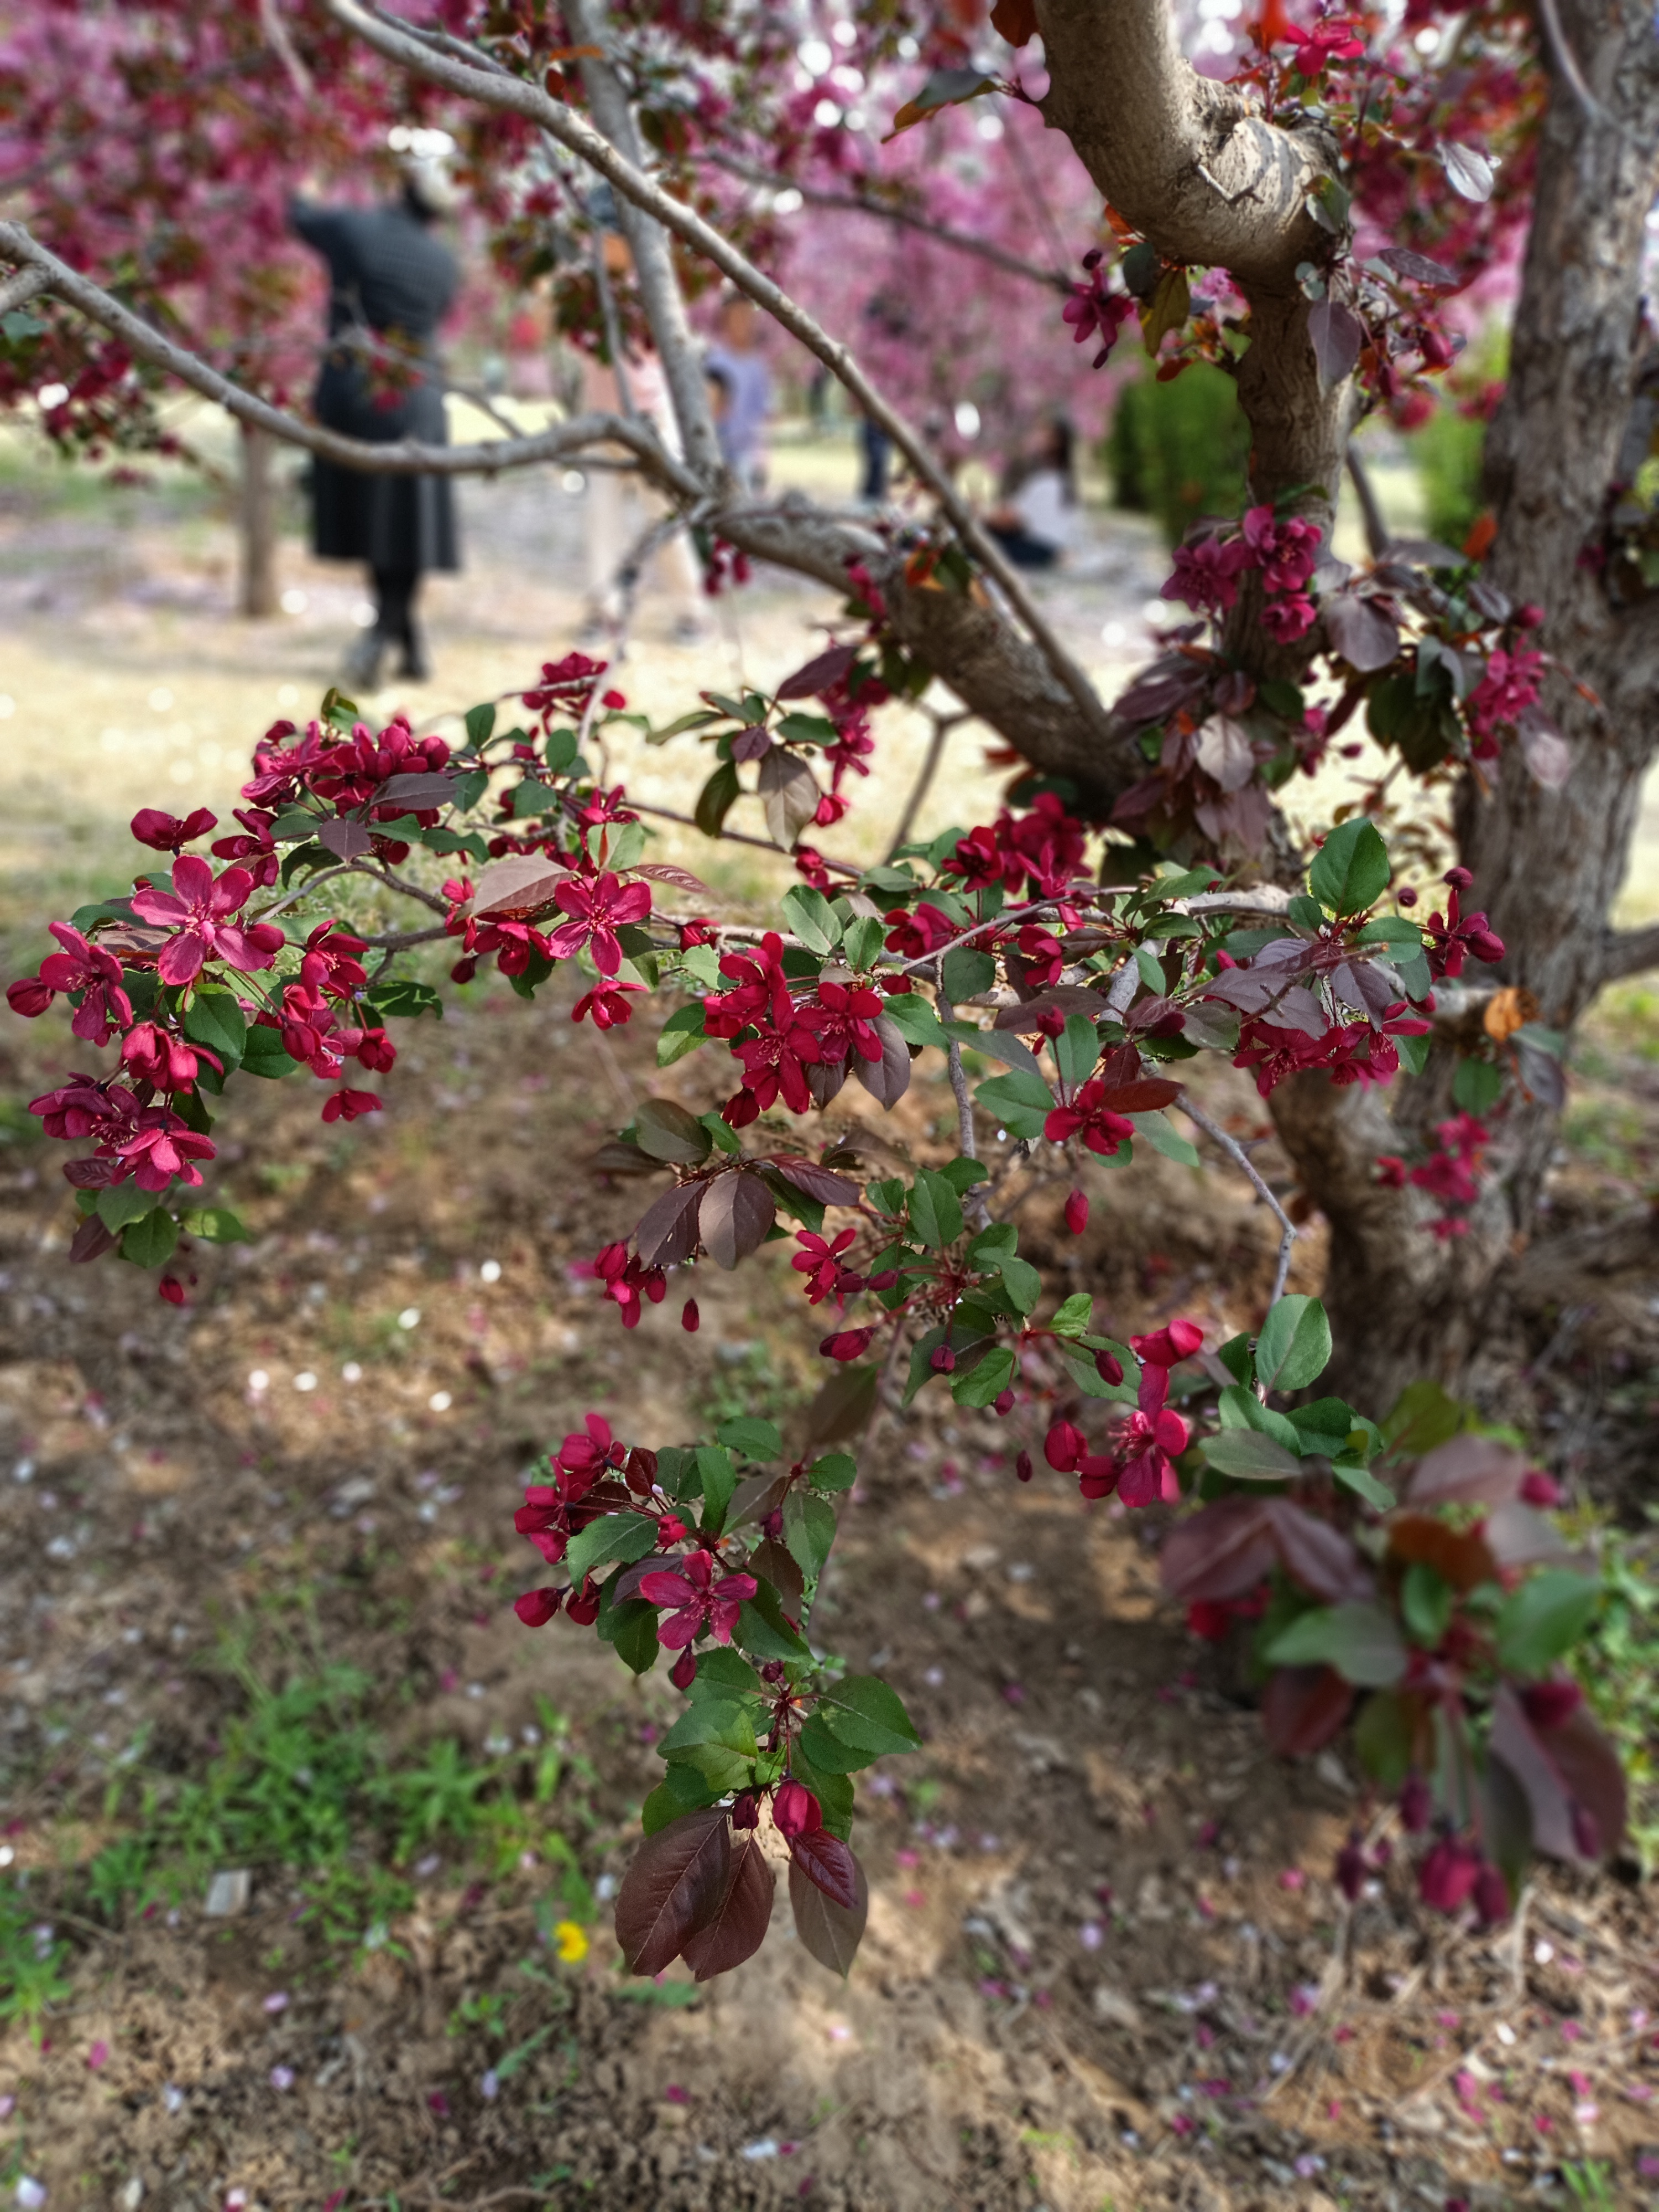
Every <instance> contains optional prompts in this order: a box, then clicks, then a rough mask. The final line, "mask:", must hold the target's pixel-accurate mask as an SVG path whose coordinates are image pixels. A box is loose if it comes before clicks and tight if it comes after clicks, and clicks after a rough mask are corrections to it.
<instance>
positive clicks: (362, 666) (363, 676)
mask: <svg viewBox="0 0 1659 2212" xmlns="http://www.w3.org/2000/svg"><path fill="white" fill-rule="evenodd" d="M385 656H386V633H385V631H384V630H382V629H380V626H379V625H378V624H376V625H375V626H374V628H372V629H365V630H362V631H360V632H359V634H358V635H357V638H356V642H355V643H354V644H353V646H352V647H351V650H350V651H349V653H347V655H346V657H345V665H344V667H343V669H342V671H341V675H340V680H341V682H342V683H343V684H345V685H346V686H347V688H348V689H349V690H351V691H354V692H356V691H378V690H380V663H381V661H382V659H384V658H385Z"/></svg>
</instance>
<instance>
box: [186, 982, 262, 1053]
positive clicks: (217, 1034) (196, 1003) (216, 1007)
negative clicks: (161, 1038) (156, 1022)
mask: <svg viewBox="0 0 1659 2212" xmlns="http://www.w3.org/2000/svg"><path fill="white" fill-rule="evenodd" d="M185 1036H187V1037H188V1038H189V1039H190V1041H191V1043H192V1044H204V1045H205V1046H206V1047H207V1048H208V1050H209V1051H210V1052H216V1053H217V1054H218V1055H219V1057H220V1059H221V1060H223V1062H224V1063H225V1070H226V1073H229V1071H230V1070H231V1069H232V1068H233V1067H240V1066H241V1064H242V1048H243V1046H244V1044H245V1043H246V1041H247V1016H246V1014H245V1013H244V1012H242V1010H241V1008H240V1006H238V1004H237V1003H236V1000H235V997H234V994H232V993H231V992H229V991H201V990H198V991H197V994H196V995H195V996H194V998H192V999H191V1002H190V1004H189V1006H187V1007H186V1008H185Z"/></svg>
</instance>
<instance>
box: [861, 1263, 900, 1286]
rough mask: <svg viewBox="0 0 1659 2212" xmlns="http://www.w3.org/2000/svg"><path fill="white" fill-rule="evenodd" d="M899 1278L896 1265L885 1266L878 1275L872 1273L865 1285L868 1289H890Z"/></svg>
mask: <svg viewBox="0 0 1659 2212" xmlns="http://www.w3.org/2000/svg"><path fill="white" fill-rule="evenodd" d="M897 1280H898V1269H897V1268H896V1267H884V1268H883V1269H882V1271H881V1273H880V1274H878V1275H872V1276H871V1278H870V1279H869V1281H868V1282H867V1283H866V1285H865V1286H864V1287H865V1289H866V1291H890V1290H891V1289H892V1287H893V1285H894V1284H895V1283H896V1282H897Z"/></svg>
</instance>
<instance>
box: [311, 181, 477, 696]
mask: <svg viewBox="0 0 1659 2212" xmlns="http://www.w3.org/2000/svg"><path fill="white" fill-rule="evenodd" d="M403 170H404V187H403V192H402V195H401V197H399V198H398V199H397V200H395V201H393V202H392V204H390V205H389V206H386V207H379V208H351V207H342V208H327V207H319V206H316V205H314V204H313V203H311V202H309V201H307V200H306V199H303V198H295V200H294V201H293V202H292V203H291V204H290V206H289V222H290V223H291V225H292V226H293V228H294V230H295V232H296V234H298V235H299V236H300V237H301V238H302V239H303V240H305V242H306V244H307V246H311V247H312V248H313V250H314V251H315V252H318V253H319V254H321V256H322V257H323V259H324V260H325V262H326V263H327V264H328V273H329V300H328V337H329V345H328V350H327V352H326V353H325V356H324V357H323V369H322V374H321V376H320V377H319V380H318V384H317V390H316V394H315V398H314V401H313V404H314V406H315V409H316V414H317V419H318V421H319V422H321V423H323V424H324V425H325V427H326V428H328V429H331V430H338V431H339V432H341V433H342V434H343V435H344V436H346V437H351V438H362V439H365V440H368V441H370V442H371V443H373V444H375V445H387V444H391V443H393V442H394V441H397V440H398V439H400V438H413V439H418V440H419V441H421V442H422V444H423V445H428V446H442V445H447V443H448V441H449V431H448V425H447V422H446V420H445V415H444V393H443V378H442V372H441V368H440V366H439V362H438V355H437V343H436V341H437V332H438V326H439V325H440V324H441V322H442V321H443V319H444V317H445V316H446V315H447V313H449V310H450V307H451V306H452V305H453V301H454V298H455V295H456V292H457V291H458V290H459V286H460V270H459V265H458V264H457V262H456V259H455V257H454V255H453V253H452V252H450V250H449V248H448V246H446V245H445V244H444V242H443V240H441V238H438V237H436V236H435V235H434V232H435V226H436V224H437V223H438V222H441V219H442V218H443V217H444V216H447V215H448V214H450V213H452V212H453V210H454V207H455V204H456V197H457V195H456V192H455V188H454V185H453V184H452V182H451V181H450V179H449V176H448V173H447V171H446V169H445V168H444V166H443V164H442V162H441V161H438V160H435V159H428V158H410V159H409V160H406V161H404V165H403ZM375 338H384V339H385V340H386V344H387V346H388V347H389V348H391V349H394V350H392V352H391V353H389V355H388V356H387V357H386V359H385V360H384V361H381V362H375V361H374V339H375ZM311 486H312V544H313V550H314V551H315V552H316V554H317V556H318V557H319V559H320V560H324V561H362V562H365V563H366V564H367V565H368V570H369V574H370V578H371V580H372V582H373V586H374V626H373V627H372V628H371V629H366V630H365V631H364V632H363V634H362V636H361V637H360V638H359V639H358V641H357V642H356V645H354V646H353V647H352V649H351V651H350V653H349V655H348V656H347V659H346V666H345V680H346V682H347V683H348V684H351V685H352V686H354V687H355V688H356V689H358V690H366V691H372V690H374V689H375V688H376V686H377V684H379V682H380V664H381V661H382V659H384V658H385V655H386V653H387V652H388V650H390V649H391V648H392V647H396V648H398V651H399V652H400V653H401V655H402V658H401V659H400V662H399V664H398V674H399V675H400V676H404V677H409V678H413V679H414V680H415V681H416V682H424V681H425V680H426V679H427V678H428V677H429V676H430V675H431V673H432V667H431V663H430V661H429V660H428V656H427V651H426V646H425V642H424V641H423V639H422V635H421V632H420V629H419V627H418V625H417V624H416V618H415V599H416V593H417V592H419V590H420V585H421V578H422V575H424V574H425V573H426V571H427V570H428V569H429V568H444V569H454V568H459V566H460V544H459V533H458V532H457V530H456V526H455V494H454V487H453V485H452V483H450V481H449V478H448V477H438V476H414V477H410V476H374V475H370V474H368V473H367V472H365V471H362V470H360V469H351V468H345V467H343V466H342V465H340V464H339V463H338V462H337V461H327V460H324V459H320V458H319V459H316V460H314V461H313V464H312V476H311Z"/></svg>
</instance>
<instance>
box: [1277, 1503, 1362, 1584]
mask: <svg viewBox="0 0 1659 2212" xmlns="http://www.w3.org/2000/svg"><path fill="white" fill-rule="evenodd" d="M1262 1510H1263V1511H1264V1512H1265V1513H1266V1514H1267V1517H1268V1519H1269V1520H1270V1521H1271V1522H1272V1523H1273V1537H1274V1540H1275V1541H1276V1542H1277V1544H1278V1546H1279V1559H1280V1561H1281V1562H1282V1564H1283V1565H1284V1569H1285V1573H1286V1574H1287V1575H1289V1576H1290V1577H1291V1578H1292V1580H1294V1581H1296V1582H1298V1583H1301V1585H1302V1587H1303V1589H1305V1590H1307V1591H1309V1592H1310V1593H1311V1595H1313V1596H1315V1597H1316V1598H1322V1599H1323V1600H1324V1601H1325V1603H1326V1604H1327V1605H1340V1604H1342V1603H1343V1601H1345V1600H1346V1599H1348V1598H1366V1597H1369V1596H1370V1595H1371V1592H1372V1590H1373V1589H1374V1588H1375V1584H1374V1583H1373V1582H1372V1580H1371V1576H1370V1570H1369V1569H1368V1568H1367V1567H1366V1565H1365V1563H1364V1560H1363V1559H1361V1558H1360V1556H1359V1554H1358V1552H1356V1551H1355V1549H1354V1547H1353V1546H1352V1543H1350V1541H1348V1539H1347V1538H1346V1536H1345V1535H1344V1534H1342V1532H1341V1530H1340V1529H1339V1528H1332V1526H1331V1524H1330V1522H1328V1521H1321V1520H1319V1519H1318V1518H1317V1517H1316V1516H1315V1515H1314V1514H1311V1513H1308V1512H1304V1510H1303V1509H1302V1507H1301V1506H1299V1505H1293V1504H1291V1501H1290V1499H1289V1498H1267V1499H1266V1500H1264V1502H1263V1506H1262Z"/></svg>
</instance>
